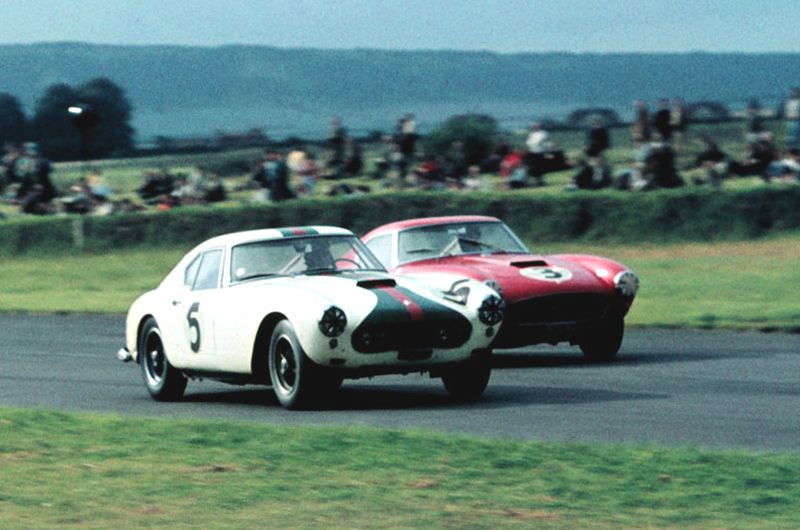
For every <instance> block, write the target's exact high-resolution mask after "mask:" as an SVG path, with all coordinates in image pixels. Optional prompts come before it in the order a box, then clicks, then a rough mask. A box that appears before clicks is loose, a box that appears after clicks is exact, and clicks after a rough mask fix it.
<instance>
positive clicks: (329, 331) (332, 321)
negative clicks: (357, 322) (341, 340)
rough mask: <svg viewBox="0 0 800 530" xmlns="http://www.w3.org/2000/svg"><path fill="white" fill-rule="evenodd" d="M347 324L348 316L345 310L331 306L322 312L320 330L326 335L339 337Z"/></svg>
mask: <svg viewBox="0 0 800 530" xmlns="http://www.w3.org/2000/svg"><path fill="white" fill-rule="evenodd" d="M346 326H347V317H346V316H345V314H344V311H342V310H341V309H339V308H338V307H336V306H335V305H332V306H330V307H329V308H328V309H326V310H325V311H324V312H323V313H322V317H321V318H320V319H319V330H320V331H321V332H322V334H323V335H325V336H326V337H338V336H339V335H341V334H342V333H344V328H345V327H346Z"/></svg>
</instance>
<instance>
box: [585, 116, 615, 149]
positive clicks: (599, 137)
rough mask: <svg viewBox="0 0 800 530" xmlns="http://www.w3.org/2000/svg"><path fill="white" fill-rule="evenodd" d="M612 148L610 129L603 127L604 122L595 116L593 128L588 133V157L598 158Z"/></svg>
mask: <svg viewBox="0 0 800 530" xmlns="http://www.w3.org/2000/svg"><path fill="white" fill-rule="evenodd" d="M610 146H611V140H610V139H609V135H608V129H606V127H605V125H603V120H602V119H601V118H599V117H597V116H595V117H594V118H592V126H591V127H590V128H589V131H588V132H587V133H586V156H588V157H590V158H592V157H598V156H600V155H602V154H603V151H605V150H606V149H608V148H609V147H610Z"/></svg>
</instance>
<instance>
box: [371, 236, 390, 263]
mask: <svg viewBox="0 0 800 530" xmlns="http://www.w3.org/2000/svg"><path fill="white" fill-rule="evenodd" d="M367 247H369V249H370V250H371V251H372V253H373V254H375V257H376V258H378V259H379V260H380V262H381V263H383V266H384V267H387V268H388V267H391V266H392V235H391V234H387V235H383V236H378V237H374V238H372V239H370V240H369V243H367Z"/></svg>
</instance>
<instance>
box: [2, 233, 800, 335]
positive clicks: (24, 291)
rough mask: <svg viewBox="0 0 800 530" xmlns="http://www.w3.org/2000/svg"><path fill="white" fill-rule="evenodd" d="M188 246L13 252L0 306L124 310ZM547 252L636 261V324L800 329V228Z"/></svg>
mask: <svg viewBox="0 0 800 530" xmlns="http://www.w3.org/2000/svg"><path fill="white" fill-rule="evenodd" d="M531 247H532V248H536V245H535V244H532V245H531ZM186 250H188V248H185V249H171V250H163V249H160V250H159V249H148V250H129V249H126V250H124V251H120V252H112V253H107V254H85V255H67V256H59V257H52V256H45V257H35V256H26V257H15V258H9V259H6V260H4V263H3V272H4V287H3V296H2V297H0V311H6V312H8V311H20V312H44V313H57V312H76V313H85V312H89V313H124V312H125V311H127V308H128V307H129V306H130V304H131V302H133V300H134V299H135V298H136V297H137V296H138V295H139V294H141V293H143V292H144V291H146V290H148V289H152V288H154V287H155V286H157V285H158V283H159V282H160V281H161V279H162V278H163V277H164V276H165V275H166V273H167V272H169V270H170V269H171V267H172V266H173V265H174V264H175V263H177V261H178V260H179V259H180V257H181V256H182V255H183V253H184V252H185V251H186ZM545 250H547V251H548V252H550V253H556V252H575V251H577V252H583V253H594V254H599V255H603V256H608V257H611V258H614V259H617V260H619V261H622V262H623V263H625V264H627V265H628V266H630V267H632V268H633V269H634V270H635V271H636V272H637V273H638V274H639V275H640V277H641V278H642V288H641V291H640V294H639V296H638V298H637V300H636V302H635V304H634V306H633V309H632V311H631V314H630V315H629V317H628V323H629V324H631V325H638V326H665V327H695V328H733V329H761V330H785V331H798V330H800V324H798V322H800V308H798V306H797V303H796V301H797V300H798V299H800V283H798V282H797V269H796V267H797V263H798V262H799V261H800V234H793V235H782V236H776V237H771V238H767V239H763V240H758V241H743V242H719V243H687V244H659V245H594V246H591V245H590V246H586V245H579V246H576V245H575V244H569V245H567V244H562V245H550V246H548V248H546V249H545Z"/></svg>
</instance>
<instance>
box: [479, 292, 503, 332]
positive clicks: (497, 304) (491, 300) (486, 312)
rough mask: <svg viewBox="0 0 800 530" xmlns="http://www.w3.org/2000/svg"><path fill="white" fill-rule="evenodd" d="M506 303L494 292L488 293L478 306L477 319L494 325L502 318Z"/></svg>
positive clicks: (488, 324)
mask: <svg viewBox="0 0 800 530" xmlns="http://www.w3.org/2000/svg"><path fill="white" fill-rule="evenodd" d="M505 311H506V303H505V302H504V301H503V299H502V298H500V297H499V296H497V295H496V294H490V295H489V296H487V297H486V298H484V299H483V302H481V305H480V307H479V308H478V319H479V320H480V321H481V322H483V323H484V324H486V325H487V326H494V325H495V324H498V323H499V322H500V321H501V320H503V315H504V314H505Z"/></svg>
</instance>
